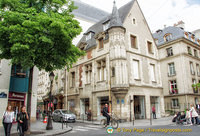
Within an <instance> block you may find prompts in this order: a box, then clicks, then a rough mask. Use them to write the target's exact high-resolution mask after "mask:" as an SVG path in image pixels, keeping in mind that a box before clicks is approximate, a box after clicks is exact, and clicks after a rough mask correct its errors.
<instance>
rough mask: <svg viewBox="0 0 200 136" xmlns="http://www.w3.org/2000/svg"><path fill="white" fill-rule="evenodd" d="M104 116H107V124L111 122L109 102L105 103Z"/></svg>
mask: <svg viewBox="0 0 200 136" xmlns="http://www.w3.org/2000/svg"><path fill="white" fill-rule="evenodd" d="M103 116H104V117H106V118H107V125H109V123H110V114H109V112H108V104H105V107H104V108H103Z"/></svg>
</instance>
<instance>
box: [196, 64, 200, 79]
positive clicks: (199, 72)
mask: <svg viewBox="0 0 200 136" xmlns="http://www.w3.org/2000/svg"><path fill="white" fill-rule="evenodd" d="M196 68H197V75H198V76H200V71H199V64H196Z"/></svg>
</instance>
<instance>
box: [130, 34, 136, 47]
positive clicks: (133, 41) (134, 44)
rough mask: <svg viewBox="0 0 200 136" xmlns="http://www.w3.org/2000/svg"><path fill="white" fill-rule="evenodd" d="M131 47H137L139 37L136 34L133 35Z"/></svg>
mask: <svg viewBox="0 0 200 136" xmlns="http://www.w3.org/2000/svg"><path fill="white" fill-rule="evenodd" d="M130 38H131V47H132V48H137V37H136V36H134V35H131V37H130Z"/></svg>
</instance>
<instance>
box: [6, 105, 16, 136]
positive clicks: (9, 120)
mask: <svg viewBox="0 0 200 136" xmlns="http://www.w3.org/2000/svg"><path fill="white" fill-rule="evenodd" d="M14 119H15V118H14V112H13V111H12V107H11V106H10V105H8V106H7V108H6V111H5V112H4V113H3V126H4V130H5V136H10V131H11V128H12V122H13V120H14Z"/></svg>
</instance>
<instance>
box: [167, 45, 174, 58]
mask: <svg viewBox="0 0 200 136" xmlns="http://www.w3.org/2000/svg"><path fill="white" fill-rule="evenodd" d="M167 56H168V57H169V56H173V49H172V47H170V48H167Z"/></svg>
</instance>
